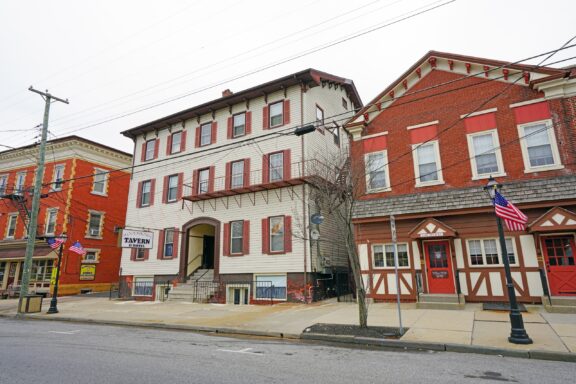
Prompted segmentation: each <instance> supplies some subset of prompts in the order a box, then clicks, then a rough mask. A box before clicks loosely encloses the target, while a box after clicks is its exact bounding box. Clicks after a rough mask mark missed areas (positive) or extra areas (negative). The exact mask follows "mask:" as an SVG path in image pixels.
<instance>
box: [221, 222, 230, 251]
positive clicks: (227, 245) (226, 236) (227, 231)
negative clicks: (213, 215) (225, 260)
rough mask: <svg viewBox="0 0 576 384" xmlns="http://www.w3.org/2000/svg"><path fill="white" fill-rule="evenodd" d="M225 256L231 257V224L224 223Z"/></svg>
mask: <svg viewBox="0 0 576 384" xmlns="http://www.w3.org/2000/svg"><path fill="white" fill-rule="evenodd" d="M222 248H223V249H224V256H230V223H224V246H223V247H222Z"/></svg>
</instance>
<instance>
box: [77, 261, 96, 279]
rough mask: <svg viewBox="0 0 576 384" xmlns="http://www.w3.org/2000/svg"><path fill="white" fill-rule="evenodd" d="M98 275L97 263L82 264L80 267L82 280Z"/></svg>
mask: <svg viewBox="0 0 576 384" xmlns="http://www.w3.org/2000/svg"><path fill="white" fill-rule="evenodd" d="M94 277H96V265H95V264H82V266H81V267H80V280H94Z"/></svg>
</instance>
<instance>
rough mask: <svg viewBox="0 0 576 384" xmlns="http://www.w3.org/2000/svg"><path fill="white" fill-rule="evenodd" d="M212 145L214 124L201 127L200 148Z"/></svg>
mask: <svg viewBox="0 0 576 384" xmlns="http://www.w3.org/2000/svg"><path fill="white" fill-rule="evenodd" d="M209 144H212V123H206V124H202V125H201V126H200V146H201V147H202V146H204V145H209Z"/></svg>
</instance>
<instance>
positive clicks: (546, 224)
mask: <svg viewBox="0 0 576 384" xmlns="http://www.w3.org/2000/svg"><path fill="white" fill-rule="evenodd" d="M528 228H529V231H530V232H550V231H563V230H569V231H573V230H576V214H575V213H574V212H571V211H569V210H567V209H564V208H562V207H554V208H552V209H550V210H549V211H547V212H546V213H545V214H543V215H542V216H540V217H539V218H537V219H536V220H534V221H533V222H532V223H531V224H530V225H529V226H528Z"/></svg>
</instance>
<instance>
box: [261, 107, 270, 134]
mask: <svg viewBox="0 0 576 384" xmlns="http://www.w3.org/2000/svg"><path fill="white" fill-rule="evenodd" d="M268 128H270V118H269V117H268V106H267V105H265V106H264V108H262V129H268Z"/></svg>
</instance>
